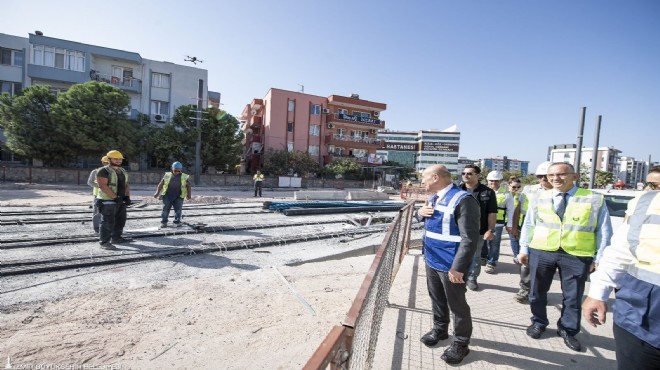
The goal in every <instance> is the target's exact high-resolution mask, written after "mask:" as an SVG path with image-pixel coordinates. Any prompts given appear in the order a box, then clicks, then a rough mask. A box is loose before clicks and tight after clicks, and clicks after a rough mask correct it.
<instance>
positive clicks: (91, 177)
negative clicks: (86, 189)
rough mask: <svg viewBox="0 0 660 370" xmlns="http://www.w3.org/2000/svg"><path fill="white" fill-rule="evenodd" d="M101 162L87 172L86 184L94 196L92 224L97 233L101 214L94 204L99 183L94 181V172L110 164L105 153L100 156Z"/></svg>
mask: <svg viewBox="0 0 660 370" xmlns="http://www.w3.org/2000/svg"><path fill="white" fill-rule="evenodd" d="M101 164H102V166H101V167H99V168H95V169H93V170H92V172H90V173H89V177H88V178H87V185H89V186H90V187H91V188H92V195H93V196H94V198H93V200H92V226H93V227H94V232H95V233H97V234H98V233H99V225H100V224H101V215H100V213H99V209H98V207H97V206H96V194H97V193H98V192H99V184H98V183H97V182H96V173H97V172H98V170H100V169H101V168H103V167H105V166H107V165H109V164H110V159H109V158H108V156H107V155H104V156H103V157H102V158H101ZM97 215H98V216H97Z"/></svg>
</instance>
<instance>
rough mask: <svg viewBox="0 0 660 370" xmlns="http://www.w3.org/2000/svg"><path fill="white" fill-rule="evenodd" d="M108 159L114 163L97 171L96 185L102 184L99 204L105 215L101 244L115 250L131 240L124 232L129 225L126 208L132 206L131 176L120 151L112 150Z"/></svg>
mask: <svg viewBox="0 0 660 370" xmlns="http://www.w3.org/2000/svg"><path fill="white" fill-rule="evenodd" d="M106 156H107V157H108V160H109V162H110V164H109V165H107V166H105V167H102V168H99V169H98V170H97V171H96V183H97V184H98V185H99V191H98V192H97V194H96V205H97V207H98V208H99V212H100V213H101V215H102V220H101V226H100V233H99V237H100V240H99V242H100V243H101V248H103V249H108V250H114V249H117V248H116V247H115V246H114V245H113V243H114V244H119V243H126V242H128V241H130V239H129V238H124V237H123V236H122V233H123V232H124V226H125V225H126V206H127V205H130V204H131V198H130V192H131V189H130V187H129V185H128V173H127V172H126V170H124V168H122V166H121V164H122V162H123V161H124V156H123V155H122V154H121V153H120V152H119V151H117V150H111V151H109V152H108V154H106ZM111 242H112V243H111Z"/></svg>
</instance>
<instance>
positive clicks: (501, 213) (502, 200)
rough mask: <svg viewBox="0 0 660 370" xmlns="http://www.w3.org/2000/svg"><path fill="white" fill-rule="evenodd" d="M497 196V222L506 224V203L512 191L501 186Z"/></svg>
mask: <svg viewBox="0 0 660 370" xmlns="http://www.w3.org/2000/svg"><path fill="white" fill-rule="evenodd" d="M495 197H496V198H497V223H498V224H505V223H506V203H507V201H508V200H509V197H511V193H509V192H508V191H507V190H504V189H502V188H500V189H498V190H497V194H495Z"/></svg>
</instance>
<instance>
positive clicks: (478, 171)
mask: <svg viewBox="0 0 660 370" xmlns="http://www.w3.org/2000/svg"><path fill="white" fill-rule="evenodd" d="M465 168H471V169H473V170H474V172H476V173H481V168H479V166H477V165H474V164H468V165H467V166H465Z"/></svg>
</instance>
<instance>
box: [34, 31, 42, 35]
mask: <svg viewBox="0 0 660 370" xmlns="http://www.w3.org/2000/svg"><path fill="white" fill-rule="evenodd" d="M34 33H35V34H36V35H38V36H43V35H44V33H43V32H41V31H34Z"/></svg>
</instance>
